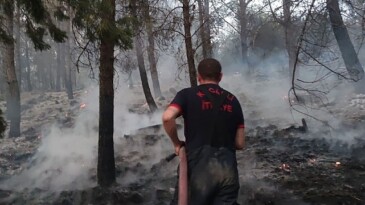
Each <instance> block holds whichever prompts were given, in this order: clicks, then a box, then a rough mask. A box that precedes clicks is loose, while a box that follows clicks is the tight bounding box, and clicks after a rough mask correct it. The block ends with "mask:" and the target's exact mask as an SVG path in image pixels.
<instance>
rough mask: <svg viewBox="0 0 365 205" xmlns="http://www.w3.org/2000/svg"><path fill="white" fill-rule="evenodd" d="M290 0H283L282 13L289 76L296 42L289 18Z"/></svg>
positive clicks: (294, 55) (293, 61)
mask: <svg viewBox="0 0 365 205" xmlns="http://www.w3.org/2000/svg"><path fill="white" fill-rule="evenodd" d="M291 4H292V1H291V0H283V13H284V22H283V26H284V30H285V46H286V51H287V52H288V57H289V71H288V75H289V76H290V77H291V76H292V74H293V71H294V64H295V60H296V57H297V55H296V52H297V42H296V31H295V28H294V25H293V22H292V18H291Z"/></svg>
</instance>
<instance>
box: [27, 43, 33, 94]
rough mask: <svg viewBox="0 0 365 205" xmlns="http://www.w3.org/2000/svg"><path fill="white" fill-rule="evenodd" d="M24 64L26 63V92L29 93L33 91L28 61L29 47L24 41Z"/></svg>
mask: <svg viewBox="0 0 365 205" xmlns="http://www.w3.org/2000/svg"><path fill="white" fill-rule="evenodd" d="M25 62H26V75H27V76H26V82H27V90H28V91H29V92H30V91H32V90H33V87H32V82H31V80H30V79H31V76H30V74H31V70H30V59H29V46H28V41H25Z"/></svg>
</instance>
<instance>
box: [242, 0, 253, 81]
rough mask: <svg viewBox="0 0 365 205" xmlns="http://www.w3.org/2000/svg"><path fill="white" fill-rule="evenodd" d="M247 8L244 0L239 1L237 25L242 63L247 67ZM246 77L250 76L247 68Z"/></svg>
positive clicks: (250, 72)
mask: <svg viewBox="0 0 365 205" xmlns="http://www.w3.org/2000/svg"><path fill="white" fill-rule="evenodd" d="M247 6H248V3H247V2H246V0H239V23H240V41H241V42H240V43H241V58H242V63H243V64H244V65H246V66H248V43H247V40H248V39H247ZM247 71H248V73H247V74H248V76H250V75H251V74H252V72H253V71H252V69H251V67H248V70H247Z"/></svg>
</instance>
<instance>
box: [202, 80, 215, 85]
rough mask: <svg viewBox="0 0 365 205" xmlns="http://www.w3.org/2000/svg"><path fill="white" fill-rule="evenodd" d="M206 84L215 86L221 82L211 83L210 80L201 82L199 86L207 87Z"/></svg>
mask: <svg viewBox="0 0 365 205" xmlns="http://www.w3.org/2000/svg"><path fill="white" fill-rule="evenodd" d="M206 84H215V85H218V84H219V82H216V81H210V80H204V81H201V82H199V85H206Z"/></svg>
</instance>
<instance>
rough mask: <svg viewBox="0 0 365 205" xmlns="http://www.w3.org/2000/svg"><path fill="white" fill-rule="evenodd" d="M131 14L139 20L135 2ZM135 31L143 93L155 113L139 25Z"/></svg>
mask: <svg viewBox="0 0 365 205" xmlns="http://www.w3.org/2000/svg"><path fill="white" fill-rule="evenodd" d="M131 13H132V15H133V16H134V17H135V18H137V5H136V2H135V1H134V0H132V1H131ZM134 31H135V35H136V37H135V40H134V46H135V49H136V54H137V63H138V70H139V74H140V76H141V81H142V88H143V92H144V95H145V97H146V101H147V104H148V106H149V108H150V111H151V112H155V111H156V110H157V105H156V103H155V100H154V99H153V96H152V93H151V89H150V86H149V84H148V78H147V72H146V67H145V64H144V58H143V51H142V38H141V36H140V33H139V25H138V24H135V25H134Z"/></svg>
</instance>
